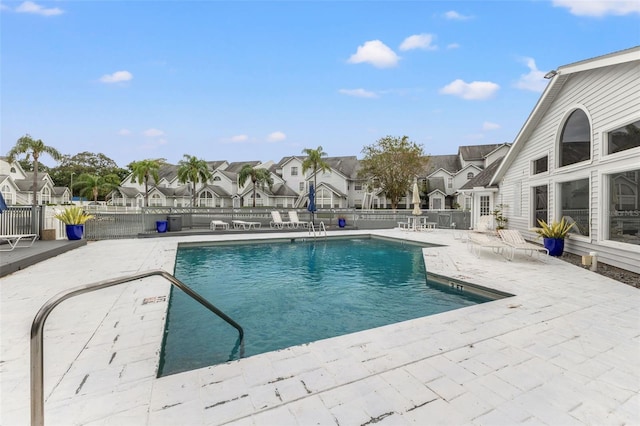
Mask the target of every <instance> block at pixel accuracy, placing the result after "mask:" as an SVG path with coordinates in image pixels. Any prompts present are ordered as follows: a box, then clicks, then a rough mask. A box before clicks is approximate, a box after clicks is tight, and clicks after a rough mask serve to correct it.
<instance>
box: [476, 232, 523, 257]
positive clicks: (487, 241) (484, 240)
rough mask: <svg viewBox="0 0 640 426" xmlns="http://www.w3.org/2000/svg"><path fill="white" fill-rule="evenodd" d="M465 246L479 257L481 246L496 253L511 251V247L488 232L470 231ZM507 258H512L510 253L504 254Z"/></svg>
mask: <svg viewBox="0 0 640 426" xmlns="http://www.w3.org/2000/svg"><path fill="white" fill-rule="evenodd" d="M467 247H468V248H469V249H470V250H471V252H472V253H473V254H475V255H476V257H480V249H481V248H490V249H491V250H492V251H493V252H494V253H496V254H501V255H502V254H503V251H505V250H506V251H507V252H511V251H512V250H513V249H512V248H511V246H509V245H508V244H507V243H505V242H504V241H501V240H499V239H498V238H495V237H492V236H490V235H488V234H482V233H475V232H470V233H469V236H468V239H467ZM505 257H506V258H507V259H508V260H511V259H512V258H513V255H512V254H511V253H508V254H507V255H506V256H505Z"/></svg>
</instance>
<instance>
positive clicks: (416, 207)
mask: <svg viewBox="0 0 640 426" xmlns="http://www.w3.org/2000/svg"><path fill="white" fill-rule="evenodd" d="M411 202H412V203H413V211H412V212H411V213H413V215H414V216H420V215H421V214H422V210H420V191H419V189H418V182H417V181H416V182H414V183H413V198H412V200H411Z"/></svg>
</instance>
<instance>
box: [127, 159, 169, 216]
mask: <svg viewBox="0 0 640 426" xmlns="http://www.w3.org/2000/svg"><path fill="white" fill-rule="evenodd" d="M162 163H164V160H163V159H156V160H148V159H147V160H141V161H134V162H133V163H131V164H130V165H129V167H130V168H131V172H132V173H133V176H132V177H131V182H132V183H136V182H138V183H143V182H144V206H145V207H149V178H153V180H154V181H155V182H156V185H157V184H158V181H159V180H160V179H159V178H158V171H159V170H160V166H161V165H162Z"/></svg>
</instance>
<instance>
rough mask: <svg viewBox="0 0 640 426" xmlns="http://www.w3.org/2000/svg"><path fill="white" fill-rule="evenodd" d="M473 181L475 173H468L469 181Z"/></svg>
mask: <svg viewBox="0 0 640 426" xmlns="http://www.w3.org/2000/svg"><path fill="white" fill-rule="evenodd" d="M471 179H473V172H469V173H467V180H471Z"/></svg>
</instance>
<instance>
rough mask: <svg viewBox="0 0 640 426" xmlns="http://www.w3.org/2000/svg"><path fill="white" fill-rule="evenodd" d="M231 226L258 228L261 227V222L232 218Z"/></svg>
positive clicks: (245, 228) (236, 227) (246, 228)
mask: <svg viewBox="0 0 640 426" xmlns="http://www.w3.org/2000/svg"><path fill="white" fill-rule="evenodd" d="M231 222H232V223H233V227H234V228H235V229H241V228H242V229H244V230H248V229H258V228H261V227H262V223H260V222H247V221H246V220H232V221H231Z"/></svg>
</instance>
